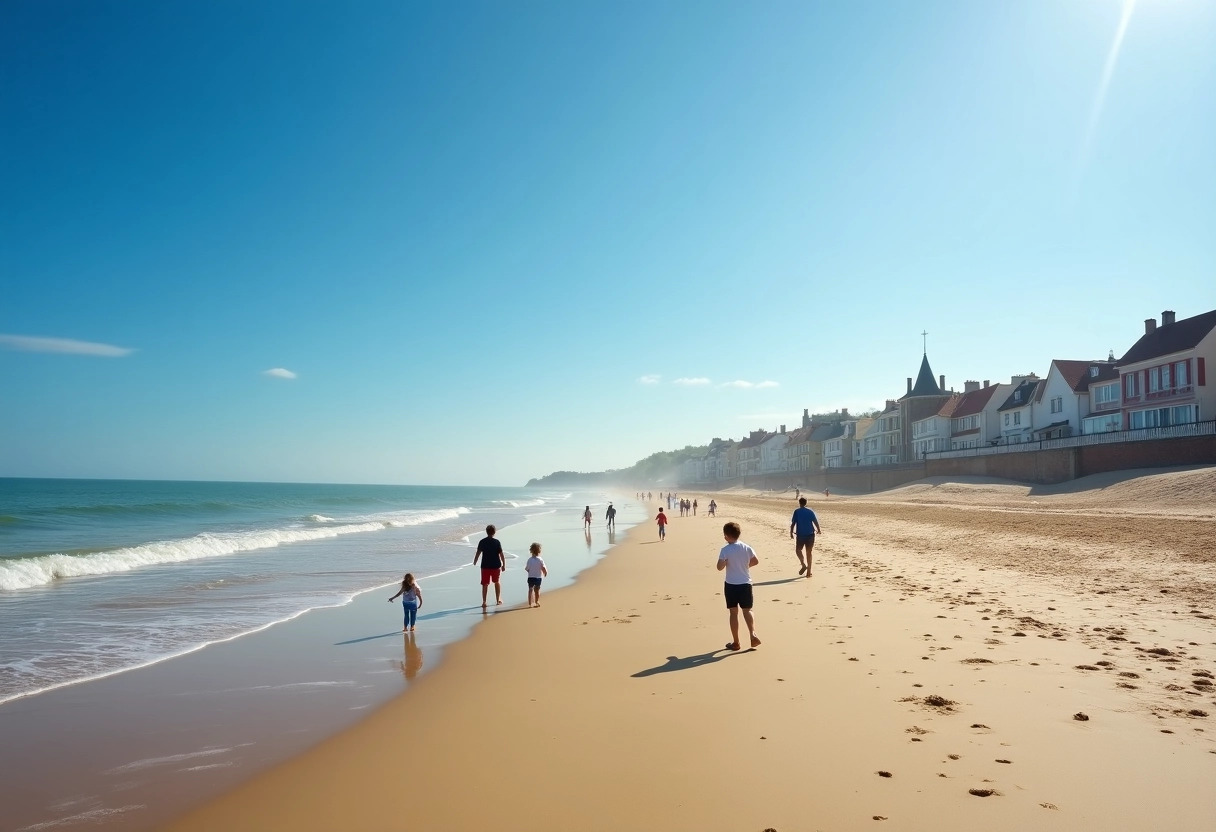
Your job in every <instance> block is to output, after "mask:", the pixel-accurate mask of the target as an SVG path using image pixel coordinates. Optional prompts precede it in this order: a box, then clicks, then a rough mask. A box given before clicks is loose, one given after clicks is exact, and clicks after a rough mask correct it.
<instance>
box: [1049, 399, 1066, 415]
mask: <svg viewBox="0 0 1216 832" xmlns="http://www.w3.org/2000/svg"><path fill="white" fill-rule="evenodd" d="M1062 410H1064V397H1063V396H1056V397H1055V398H1054V399H1052V400H1051V412H1052V413H1059V412H1061V411H1062Z"/></svg>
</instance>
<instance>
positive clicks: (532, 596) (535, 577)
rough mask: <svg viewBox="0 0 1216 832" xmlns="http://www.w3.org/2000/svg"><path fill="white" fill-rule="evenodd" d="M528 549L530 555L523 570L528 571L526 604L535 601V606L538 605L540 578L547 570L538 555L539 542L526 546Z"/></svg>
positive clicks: (530, 604) (529, 604)
mask: <svg viewBox="0 0 1216 832" xmlns="http://www.w3.org/2000/svg"><path fill="white" fill-rule="evenodd" d="M528 551H529V552H531V553H532V557H530V558H528V562H527V563H526V564H524V572H526V573H528V606H529V607H531V606H532V602H533V601H535V602H536V606H538V607H539V606H540V579H541V578H543V577H545V576H546V575H548V574H549V570H548V569H546V568H545V562H544V561H543V560H541V557H540V544H539V543H533V544H532V545H531V546H529V547H528Z"/></svg>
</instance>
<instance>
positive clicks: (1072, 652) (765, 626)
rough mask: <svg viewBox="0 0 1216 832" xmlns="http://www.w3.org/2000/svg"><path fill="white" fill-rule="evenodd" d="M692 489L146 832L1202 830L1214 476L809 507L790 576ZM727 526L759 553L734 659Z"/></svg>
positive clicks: (938, 488) (774, 509) (1169, 474)
mask: <svg viewBox="0 0 1216 832" xmlns="http://www.w3.org/2000/svg"><path fill="white" fill-rule="evenodd" d="M687 496H692V495H687ZM696 496H697V497H698V499H699V501H700V503H701V506H702V511H701V516H698V517H687V518H681V517H679V516H678V512H675V513H674V516H672V519H671V525H670V526H669V533H668V536H667V540H666V542H663V543H660V542H659V541H658V539H657V534H656V533H655V528H654V525H653V524H643V525H641V526H638V527H637V528H635V529H634V530H632V531H631V532H630V533H629V534H628V535H627V536H626V539H625V540H624V542H622V543H620V544H619V545H617V546H616V547H615V548H614V549H612V550H611V551H610V553H609V554H608V555H607V556H606V557H605V558H604V559H603V560H602V561H601V562H600V563H599V564H598V565H597V566H595V567H594V568H593V569H591V570H589V571H588V572H586V573H584V574H583V576H582V577H581V578H580V579H579V580H578V582H577V583H576V584H575V585H573V586H571V587H569V588H566V589H563V590H560V591H557V592H553V593H549V594H545V595H543V597H542V603H543V606H542V607H541V608H540V609H527V608H521V607H518V606H516V607H509V608H508V607H504V608H502V609H501V611H500V612H498V613H497V614H495V615H493V616H492V617H491V620H490V621H489V622H488V625H487V626H483V627H478V628H477V629H476V631H475V632H474V633H473V635H472V636H471V637H470V638H468V639H466V640H465V641H462V642H460V643H458V644H456V645H455V646H453V647H452V648H450V649H449V650H448V652H447V653H446V655H445V658H444V661H443V664H442V666H441V667H439V668H438V669H436V670H434V671H433V672H431V673H429V674H427V675H424V676H422V677H420V678H419V679H418V681H417V682H416V683H415V684H414V685H412V686H411V687H410V689H409V690H408V691H407V692H406V693H404V694H403V695H401V696H400V697H398V698H397V699H395V700H393V701H392V702H390V703H389V704H388V705H386V706H384V707H382V708H380V709H379V710H377V711H376V712H375V713H373V714H371V715H370V716H369V717H368V718H367V719H365V720H363V721H362V722H360V723H358V724H357V725H355V726H354V727H353V728H351V729H349V730H347V731H345V732H343V733H341V734H339V735H338V736H335V737H332V738H331V739H328V740H326V741H324V742H322V743H320V744H319V745H317V746H316V747H314V748H313V749H312V750H310V751H308V752H306V753H304V754H302V755H300V756H298V757H296V758H294V759H291V760H290V761H288V762H287V763H285V764H282V765H280V766H278V767H276V768H273V769H272V770H270V771H268V772H266V773H265V774H263V775H261V776H259V777H257V778H256V779H254V780H252V781H250V782H248V783H246V784H245V785H243V786H241V787H239V788H237V789H235V790H234V791H232V792H230V793H229V794H227V795H225V796H223V797H222V798H220V799H218V800H216V801H214V802H212V803H210V804H208V805H205V806H203V807H201V808H200V809H198V810H197V811H195V812H193V813H192V814H190V815H188V816H186V817H184V818H181V819H180V820H179V821H178V822H177V823H175V824H174V825H173V826H172V827H171V828H173V829H176V830H214V829H232V830H266V829H292V830H295V832H299V830H332V829H361V830H364V829H366V830H375V829H427V830H464V829H473V828H477V827H481V826H485V825H492V826H495V827H497V828H502V829H531V830H572V829H576V830H609V829H611V830H619V829H623V828H624V829H643V830H646V829H688V830H755V832H762V830H767V829H771V830H776V831H777V832H795V831H796V830H844V829H861V828H877V829H903V830H929V829H932V830H974V829H989V830H1004V829H1008V830H1015V829H1016V830H1025V829H1060V830H1076V829H1122V830H1150V829H1172V828H1195V829H1201V828H1211V827H1213V826H1214V825H1216V788H1213V785H1212V784H1213V783H1216V722H1214V720H1216V693H1214V692H1213V689H1214V685H1213V683H1214V682H1216V605H1214V604H1213V600H1214V599H1216V534H1214V533H1216V470H1214V469H1212V468H1197V469H1175V470H1169V471H1161V472H1152V471H1135V472H1126V473H1125V474H1122V475H1119V476H1110V475H1107V476H1103V477H1099V478H1088V479H1086V480H1079V481H1077V482H1074V483H1070V484H1068V485H1067V486H1053V487H1029V486H1021V485H1015V484H1009V483H999V482H978V481H976V482H964V483H936V482H924V483H917V484H913V485H910V486H907V487H904V488H901V489H897V490H894V491H891V492H887V493H885V494H881V495H864V496H861V495H835V494H834V495H832V496H831V497H830V498H824V497H823V495H814V494H813V495H809V496H810V498H811V506H812V507H813V508H814V509H815V510H816V511H817V512H818V514H819V518H820V522H821V524H822V526H823V532H824V533H823V535H822V536H821V537H820V539H819V542H818V544H817V546H816V549H815V566H814V570H813V577H812V578H810V579H809V580H808V579H802V578H799V577H798V570H797V567H798V563H797V560H796V558H795V556H794V552H793V542H792V541H791V540H790V539H789V536H788V529H789V516H790V512H791V511H792V509H793V508H794V507H795V502H794V500H793V495H792V494H780V495H765V494H748V493H736V492H725V493H718V494H714V495H703V494H698V495H696ZM710 496H713V497H714V498H716V499H717V501H718V503H719V506H720V508H719V516H718V517H717V518H708V517H705V516H704V510H703V507H704V505H705V504H706V503H707V502H708V499H709V497H710ZM655 508H656V509H657V504H656V505H655ZM727 520H735V521H738V522H739V523H740V524H741V525H742V527H743V540H744V541H746V542H748V543H750V544H751V545H752V546H753V547H754V548H755V549H756V551H757V554H758V555H759V557H760V561H761V562H760V565H759V566H758V567H756V568H755V569H753V570H752V573H753V580H754V582H755V594H756V609H755V612H756V619H757V628H758V632H759V634H760V636H761V638H762V639H763V642H764V643H763V645H762V646H761V647H759V648H758V649H755V650H744V651H740V652H737V653H732V652H729V651H726V650H725V649H723V645H724V643H725V642H726V641H727V640H728V638H729V631H728V629H727V614H726V610H725V606H724V603H723V599H722V595H721V589H722V583H721V575H720V573H718V572H716V571H715V569H714V565H715V561H716V557H717V552H718V549H719V548H720V547H721V545H722V543H723V541H722V533H721V527H722V523H723V522H724V521H727ZM521 580H522V578H521ZM469 591H470V593H473V592H475V587H472V586H471V587H470V590H469Z"/></svg>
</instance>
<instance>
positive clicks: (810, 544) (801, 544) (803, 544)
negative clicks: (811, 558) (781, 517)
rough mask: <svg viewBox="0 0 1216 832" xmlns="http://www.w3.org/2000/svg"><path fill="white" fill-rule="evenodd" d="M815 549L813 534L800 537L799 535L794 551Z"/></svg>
mask: <svg viewBox="0 0 1216 832" xmlns="http://www.w3.org/2000/svg"><path fill="white" fill-rule="evenodd" d="M814 547H815V535H814V534H813V533H812V534H800V535H798V540H797V542H796V543H795V544H794V551H795V552H801V551H802V550H803V549H808V550H809V549H813V548H814Z"/></svg>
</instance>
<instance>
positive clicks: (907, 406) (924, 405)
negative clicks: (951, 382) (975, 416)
mask: <svg viewBox="0 0 1216 832" xmlns="http://www.w3.org/2000/svg"><path fill="white" fill-rule="evenodd" d="M953 395H954V394H953V393H950V392H948V391H947V390H946V377H945V376H941V377H939V378H938V379H934V378H933V370H932V369H931V368H930V367H929V355H928V353H925V354H924V355H922V356H921V360H920V372H919V373H918V374H917V376H916V383H915V384H913V383H912V379H911V377H909V378H908V392H907V393H905V394H904V395H903V396H902V397H901V398H900V399H899V402H898V405H899V424H900V427H901V428H902V429H901V430H900V431H899V436H898V437H897V443H896V451H895V455H896V458H895V459H893V460H891V461H892V462H910V461H912V460H914V459H920V458H921V457H922V456H923V454H918V453H916V450H915V445H914V441H913V436H912V429H913V425H915V424H916V423H917V422H919V421H921V420H922V419H928V418H930V417H932V416H935V415H937V412H938V411H939V410H941V409H942V407H943V406H944V405H945V404H946V402H948V401H949V400H950V398H951V397H952V396H953Z"/></svg>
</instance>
